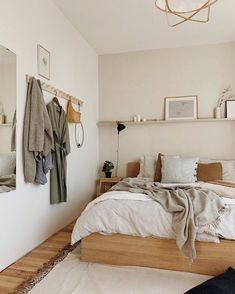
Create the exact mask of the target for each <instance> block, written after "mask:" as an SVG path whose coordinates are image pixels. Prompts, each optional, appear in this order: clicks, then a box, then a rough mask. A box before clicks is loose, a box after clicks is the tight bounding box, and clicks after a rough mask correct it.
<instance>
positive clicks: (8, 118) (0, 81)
mask: <svg viewBox="0 0 235 294" xmlns="http://www.w3.org/2000/svg"><path fill="white" fill-rule="evenodd" d="M15 130H16V55H15V54H14V53H13V52H11V51H10V50H9V49H7V48H5V47H3V46H1V45H0V193H5V192H10V191H14V190H15V189H16V134H15Z"/></svg>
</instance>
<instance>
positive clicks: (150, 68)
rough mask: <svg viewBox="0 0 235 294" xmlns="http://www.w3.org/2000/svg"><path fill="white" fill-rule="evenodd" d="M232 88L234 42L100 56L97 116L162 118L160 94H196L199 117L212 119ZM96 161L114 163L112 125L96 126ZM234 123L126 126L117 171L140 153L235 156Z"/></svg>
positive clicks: (226, 157) (101, 118) (234, 78)
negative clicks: (222, 94)
mask: <svg viewBox="0 0 235 294" xmlns="http://www.w3.org/2000/svg"><path fill="white" fill-rule="evenodd" d="M229 85H231V86H232V87H233V89H234V92H235V43H228V44H218V45H209V46H197V47H187V48H177V49H160V50H153V51H143V52H133V53H124V54H113V55H104V56H100V57H99V96H100V99H99V120H101V121H102V120H107V121H109V120H112V121H113V120H114V121H115V120H129V119H130V118H131V117H132V116H133V115H135V114H140V115H141V116H142V117H144V118H147V119H154V118H158V119H162V118H163V117H164V97H167V96H181V95H182V96H184V95H198V97H199V117H213V109H214V107H215V106H216V103H217V100H218V96H219V94H220V92H221V90H222V89H223V88H224V87H227V86H229ZM99 138H100V140H99V144H100V165H101V164H102V163H103V162H104V160H111V161H113V162H115V159H116V146H117V135H116V130H115V127H100V128H99ZM234 146H235V123H234V122H230V123H229V122H213V123H209V122H207V123H177V124H174V123H172V124H160V125H146V126H136V125H135V126H128V127H127V129H126V130H124V131H123V132H122V133H120V169H119V170H120V172H119V175H125V166H126V163H127V162H128V161H131V160H136V159H138V158H139V157H140V156H141V155H142V154H154V153H158V152H163V153H166V154H180V155H183V156H191V155H198V156H201V157H209V158H225V159H229V158H235V149H234Z"/></svg>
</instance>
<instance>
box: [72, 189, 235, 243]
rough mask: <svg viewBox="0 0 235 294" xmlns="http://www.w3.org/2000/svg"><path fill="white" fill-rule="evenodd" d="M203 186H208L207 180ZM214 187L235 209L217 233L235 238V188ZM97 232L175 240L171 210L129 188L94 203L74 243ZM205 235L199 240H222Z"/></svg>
mask: <svg viewBox="0 0 235 294" xmlns="http://www.w3.org/2000/svg"><path fill="white" fill-rule="evenodd" d="M197 185H198V183H197ZM200 185H202V186H204V187H206V186H207V184H205V183H201V184H200ZM210 185H211V184H210ZM213 190H214V191H217V190H219V194H220V195H221V197H222V200H223V202H224V204H227V205H229V207H230V210H231V213H230V214H227V215H224V216H222V217H221V222H220V223H219V224H218V226H217V228H216V233H217V236H219V237H221V238H225V239H231V240H235V189H233V190H231V188H227V187H222V186H218V185H214V186H213ZM96 232H98V233H100V234H104V235H105V234H114V233H120V234H126V235H132V236H140V237H156V238H166V239H175V234H174V232H173V230H172V214H171V213H168V212H166V211H165V210H164V209H163V208H162V207H161V206H160V205H159V204H158V203H157V202H155V201H153V200H152V199H151V198H150V197H149V196H148V195H144V194H138V193H130V192H125V191H118V192H117V191H112V192H107V193H105V194H103V195H101V196H100V197H98V198H96V199H95V200H93V201H92V202H90V203H89V204H88V205H87V207H86V209H85V210H84V211H83V213H82V214H81V216H80V217H79V218H78V220H77V222H76V224H75V226H74V229H73V233H72V239H71V243H72V244H74V243H76V242H77V241H79V240H81V239H82V238H84V237H86V236H89V235H90V234H92V233H96ZM201 237H203V240H202V239H200V236H197V240H198V241H209V242H218V240H217V238H215V239H212V238H211V236H209V235H207V234H205V235H201Z"/></svg>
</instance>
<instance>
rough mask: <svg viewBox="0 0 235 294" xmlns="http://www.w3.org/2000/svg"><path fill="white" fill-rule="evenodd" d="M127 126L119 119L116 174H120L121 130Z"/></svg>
mask: <svg viewBox="0 0 235 294" xmlns="http://www.w3.org/2000/svg"><path fill="white" fill-rule="evenodd" d="M125 128H126V126H125V125H124V124H123V123H122V122H120V121H117V134H118V141H117V164H116V176H117V175H118V164H119V134H120V132H121V131H123V130H124V129H125Z"/></svg>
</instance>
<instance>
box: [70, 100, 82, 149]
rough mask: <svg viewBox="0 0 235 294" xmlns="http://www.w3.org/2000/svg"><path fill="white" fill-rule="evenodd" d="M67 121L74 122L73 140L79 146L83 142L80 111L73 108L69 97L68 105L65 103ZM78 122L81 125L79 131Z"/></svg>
mask: <svg viewBox="0 0 235 294" xmlns="http://www.w3.org/2000/svg"><path fill="white" fill-rule="evenodd" d="M79 110H80V105H79ZM67 122H70V123H74V124H75V128H74V131H75V133H74V136H75V142H76V145H77V147H78V148H81V147H82V146H83V143H84V128H83V124H82V122H81V112H80V111H76V110H74V108H73V104H72V101H71V98H70V99H69V101H68V105H67ZM79 124H80V127H81V132H79V131H78V129H77V128H78V125H79ZM80 133H81V142H80V138H79V137H80Z"/></svg>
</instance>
